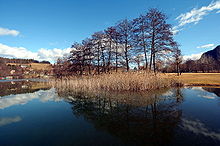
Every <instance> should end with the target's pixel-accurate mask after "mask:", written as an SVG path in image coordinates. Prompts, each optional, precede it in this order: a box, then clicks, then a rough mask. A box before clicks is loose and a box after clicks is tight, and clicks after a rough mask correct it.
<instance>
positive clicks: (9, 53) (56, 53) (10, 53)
mask: <svg viewBox="0 0 220 146" xmlns="http://www.w3.org/2000/svg"><path fill="white" fill-rule="evenodd" d="M70 51H71V48H66V49H58V48H54V49H44V48H41V49H39V50H38V51H37V52H32V51H29V50H28V49H26V48H24V47H11V46H7V45H4V44H1V43H0V56H2V57H8V58H23V59H36V60H39V61H42V60H47V61H50V62H55V61H56V60H57V58H59V57H63V56H64V55H65V54H67V53H69V52H70Z"/></svg>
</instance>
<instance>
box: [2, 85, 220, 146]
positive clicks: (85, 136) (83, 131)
mask: <svg viewBox="0 0 220 146" xmlns="http://www.w3.org/2000/svg"><path fill="white" fill-rule="evenodd" d="M0 145H22V146H25V145H28V146H29V145H37V146H39V145H220V88H219V89H218V88H202V87H193V88H175V89H164V90H161V91H157V92H156V93H99V94H91V95H90V94H86V93H76V92H73V91H71V90H67V89H66V90H63V89H55V88H50V87H48V86H46V85H45V83H36V82H27V81H21V82H13V81H12V82H4V83H0Z"/></svg>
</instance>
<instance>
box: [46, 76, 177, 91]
mask: <svg viewBox="0 0 220 146" xmlns="http://www.w3.org/2000/svg"><path fill="white" fill-rule="evenodd" d="M50 83H51V84H52V86H54V87H56V88H63V89H68V88H71V89H75V90H84V91H152V90H156V89H163V88H169V87H176V86H179V85H180V83H179V81H178V80H177V79H175V78H174V79H173V78H169V77H168V76H164V75H161V74H157V75H156V76H155V75H154V74H152V73H148V72H124V73H111V74H102V75H95V76H84V77H71V78H66V79H62V80H53V81H51V82H50Z"/></svg>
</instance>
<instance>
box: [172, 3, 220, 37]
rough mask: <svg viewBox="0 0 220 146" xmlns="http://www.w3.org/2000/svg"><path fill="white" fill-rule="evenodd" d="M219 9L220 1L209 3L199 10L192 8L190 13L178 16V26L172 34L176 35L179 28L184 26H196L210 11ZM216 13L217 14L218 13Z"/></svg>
mask: <svg viewBox="0 0 220 146" xmlns="http://www.w3.org/2000/svg"><path fill="white" fill-rule="evenodd" d="M219 9H220V0H217V1H215V2H211V3H210V4H209V5H208V6H203V7H201V8H193V9H192V10H191V11H189V12H187V13H183V14H180V15H179V16H178V17H177V18H176V20H178V25H177V26H175V27H174V30H175V31H174V32H175V33H177V32H178V31H179V30H180V28H181V27H183V26H184V25H186V24H190V23H193V24H197V23H198V22H199V21H201V20H202V19H203V17H204V16H206V15H208V14H209V13H211V12H212V11H216V10H219ZM219 12H220V10H219V11H217V13H219Z"/></svg>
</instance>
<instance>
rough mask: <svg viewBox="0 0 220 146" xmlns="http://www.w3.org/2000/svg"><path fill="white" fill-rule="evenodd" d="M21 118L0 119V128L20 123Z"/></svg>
mask: <svg viewBox="0 0 220 146" xmlns="http://www.w3.org/2000/svg"><path fill="white" fill-rule="evenodd" d="M21 120H22V119H21V117H20V116H16V117H8V118H0V127H1V126H5V125H8V124H11V123H16V122H19V121H21Z"/></svg>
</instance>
